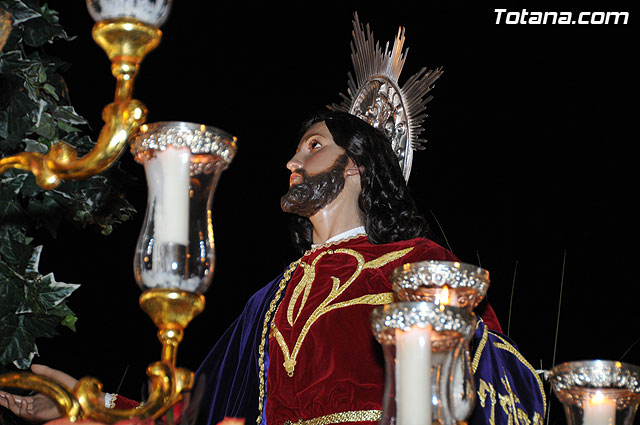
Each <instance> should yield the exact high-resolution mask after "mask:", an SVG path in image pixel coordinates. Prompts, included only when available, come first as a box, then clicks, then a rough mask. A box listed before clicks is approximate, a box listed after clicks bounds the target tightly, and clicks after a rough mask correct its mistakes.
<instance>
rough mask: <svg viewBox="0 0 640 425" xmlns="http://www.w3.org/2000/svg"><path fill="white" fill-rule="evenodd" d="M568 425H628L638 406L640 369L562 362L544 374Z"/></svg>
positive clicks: (610, 363)
mask: <svg viewBox="0 0 640 425" xmlns="http://www.w3.org/2000/svg"><path fill="white" fill-rule="evenodd" d="M547 377H548V378H549V380H550V381H551V385H552V387H553V391H554V393H555V395H556V396H557V397H558V399H559V400H560V401H561V402H562V404H563V407H564V411H565V415H566V417H567V424H568V425H631V424H632V423H633V419H634V417H635V414H636V411H637V409H638V404H639V403H640V367H637V366H633V365H630V364H626V363H621V362H616V361H608V360H589V361H575V362H568V363H562V364H559V365H557V366H556V367H554V368H553V369H551V371H549V372H548V373H547Z"/></svg>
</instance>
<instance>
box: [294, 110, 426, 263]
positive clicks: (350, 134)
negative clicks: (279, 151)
mask: <svg viewBox="0 0 640 425" xmlns="http://www.w3.org/2000/svg"><path fill="white" fill-rule="evenodd" d="M323 121H324V123H325V124H326V126H327V128H328V129H329V132H330V133H331V136H333V140H334V141H335V142H336V144H337V145H338V146H340V147H341V148H343V149H344V150H345V151H346V153H347V155H348V156H349V158H351V159H352V160H353V162H354V163H355V164H356V165H357V166H358V167H359V168H360V170H361V171H360V184H361V187H362V192H361V193H360V199H359V200H358V202H359V206H360V209H361V210H362V212H363V215H364V222H365V229H366V231H367V235H368V237H369V241H370V242H371V243H374V244H381V243H388V242H395V241H401V240H407V239H412V238H416V237H419V236H422V237H426V236H427V234H428V226H427V222H426V220H425V218H424V217H423V215H422V214H421V213H420V212H419V211H418V209H417V207H416V204H415V202H414V201H413V198H412V197H411V195H410V194H409V190H408V188H407V185H406V183H405V180H404V176H403V174H402V170H401V169H400V165H399V164H398V159H397V157H396V155H395V154H394V152H393V149H392V148H391V143H389V139H387V137H386V136H385V135H384V133H382V132H381V131H379V130H377V129H375V128H374V127H373V126H371V125H369V124H368V123H366V122H365V121H363V120H361V119H360V118H358V117H356V116H355V115H351V114H348V113H345V112H338V111H330V110H325V111H320V112H317V113H315V114H313V115H312V116H310V117H309V118H308V119H307V120H306V121H305V122H304V123H303V125H302V128H301V130H300V135H303V134H304V133H305V132H306V131H307V130H308V129H309V128H310V127H311V126H312V125H314V124H316V123H318V122H323ZM290 230H291V234H292V239H293V243H294V244H295V245H296V248H298V250H299V251H301V252H304V251H305V250H307V249H309V248H310V247H311V243H312V242H313V239H312V235H313V227H312V225H311V222H310V221H309V220H308V219H307V218H304V217H298V216H296V217H294V218H293V219H292V222H291V225H290Z"/></svg>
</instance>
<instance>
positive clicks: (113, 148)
mask: <svg viewBox="0 0 640 425" xmlns="http://www.w3.org/2000/svg"><path fill="white" fill-rule="evenodd" d="M161 37H162V32H161V31H160V30H159V29H158V28H157V27H154V26H153V25H149V24H145V23H142V22H140V21H138V20H136V19H133V18H118V19H111V20H106V21H101V22H98V23H96V24H95V25H94V27H93V38H94V40H95V41H96V43H97V44H98V45H100V46H101V47H102V48H103V49H104V51H105V52H106V53H107V55H108V56H109V59H110V60H111V72H112V74H113V76H114V77H115V78H116V93H115V100H114V102H113V103H110V104H109V105H107V106H106V107H105V108H104V109H103V111H102V119H103V120H104V122H105V125H104V126H103V128H102V130H101V131H100V135H99V136H98V140H97V142H96V145H95V146H94V147H93V149H92V150H91V151H90V152H89V153H87V154H86V155H84V156H83V157H81V158H78V154H77V152H76V150H75V149H74V148H73V147H71V146H70V145H69V144H67V143H65V142H57V143H55V144H54V145H53V146H51V148H50V149H49V151H48V152H47V153H46V154H42V153H38V152H21V153H19V154H16V155H13V156H9V157H6V158H2V159H0V174H1V173H3V172H5V171H6V170H8V169H10V168H18V169H21V170H26V171H30V172H32V173H33V174H34V175H35V177H36V181H37V183H38V185H39V186H41V187H42V188H44V189H53V188H55V187H57V186H58V185H59V184H60V182H61V180H81V179H85V178H87V177H91V176H93V175H96V174H98V173H101V172H102V171H104V170H106V169H107V168H109V167H110V166H111V165H112V164H113V163H114V162H115V161H116V160H117V159H118V158H119V157H120V155H121V154H122V152H123V151H124V147H125V146H126V145H127V141H128V139H129V136H131V135H132V134H133V133H135V132H136V131H137V130H138V128H139V127H140V125H142V124H143V123H144V122H145V120H146V116H147V109H146V107H145V106H144V105H143V104H142V102H140V101H138V100H135V99H132V98H131V96H132V93H133V81H134V79H135V76H136V73H137V72H138V69H139V67H140V62H141V61H142V59H143V58H144V57H145V56H146V54H147V53H149V52H150V51H151V50H153V49H154V48H155V47H157V46H158V44H159V43H160V39H161Z"/></svg>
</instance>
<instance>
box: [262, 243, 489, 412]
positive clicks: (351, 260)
mask: <svg viewBox="0 0 640 425" xmlns="http://www.w3.org/2000/svg"><path fill="white" fill-rule="evenodd" d="M423 260H441V261H442V260H444V261H457V259H456V257H455V256H454V255H453V254H452V253H451V252H449V251H447V250H446V249H444V248H442V247H441V246H439V245H437V244H435V243H434V242H432V241H430V240H428V239H423V238H419V239H413V240H409V241H401V242H394V243H389V244H382V245H374V244H371V243H369V241H368V240H367V238H366V236H361V237H357V238H354V239H349V240H346V241H341V242H337V243H334V244H330V245H328V246H323V247H319V248H317V249H312V250H310V251H307V253H306V254H305V255H304V256H303V257H302V258H301V260H300V261H301V262H300V264H299V265H298V267H297V268H296V269H295V271H294V272H293V275H292V276H291V279H290V281H289V283H288V285H287V288H286V292H285V294H284V296H283V297H282V301H281V302H280V304H279V306H278V309H277V311H276V314H275V318H274V320H273V323H272V326H271V332H270V334H269V367H268V375H267V403H266V407H265V409H266V418H267V423H268V424H274V425H275V424H278V425H280V424H284V423H287V421H291V422H293V423H295V422H297V421H298V420H300V419H303V420H309V419H314V418H320V417H324V416H327V415H333V414H336V413H342V412H358V413H348V414H346V415H347V417H352V418H353V419H354V420H353V422H347V423H377V419H376V417H377V415H379V412H376V411H380V410H381V409H382V399H383V390H384V381H385V379H384V363H383V361H382V358H381V357H382V351H381V348H380V344H379V343H378V342H377V341H376V340H375V338H374V336H373V333H372V332H371V328H370V325H369V317H370V314H371V311H372V310H373V309H374V308H375V307H376V306H377V305H381V304H386V303H389V302H392V301H393V293H392V289H391V282H390V280H389V276H390V274H391V271H392V270H393V269H394V268H396V267H399V266H401V265H402V264H405V263H411V262H416V261H423ZM488 308H489V309H490V307H488ZM492 313H493V312H492V311H490V312H489V314H488V315H489V316H492V317H488V319H489V321H490V322H494V323H496V324H497V320H495V315H492ZM357 419H359V420H357ZM367 419H369V420H367ZM321 422H322V421H321Z"/></svg>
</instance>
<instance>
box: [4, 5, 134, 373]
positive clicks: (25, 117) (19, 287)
mask: <svg viewBox="0 0 640 425" xmlns="http://www.w3.org/2000/svg"><path fill="white" fill-rule="evenodd" d="M0 8H4V9H5V10H7V11H9V13H11V15H12V18H13V29H12V32H11V34H10V36H9V38H8V40H7V42H6V45H5V46H4V48H3V50H2V52H0V155H1V156H2V157H5V156H9V155H12V154H15V153H18V152H21V151H30V152H43V153H44V152H46V151H47V150H48V149H49V147H51V145H52V144H53V143H55V142H56V141H58V140H64V141H66V142H67V143H69V144H71V145H72V146H74V147H75V148H76V149H77V150H78V152H79V153H80V154H83V153H85V152H87V151H89V150H90V149H91V147H92V146H93V142H92V140H91V139H90V137H88V136H86V135H83V134H82V130H81V129H82V128H83V127H84V126H86V124H87V122H86V120H85V119H84V118H83V117H81V116H80V115H78V114H77V113H76V111H75V110H74V108H73V106H71V104H70V102H69V96H68V93H67V87H66V84H65V82H64V80H63V78H62V76H61V73H62V72H64V70H65V69H66V68H67V67H68V64H66V63H65V62H63V61H61V60H60V59H57V58H53V57H50V56H48V55H47V54H46V52H45V49H44V47H46V46H45V45H46V44H47V43H52V42H53V41H55V40H59V41H63V42H64V41H69V40H71V39H72V38H71V37H69V36H68V35H67V34H66V32H65V31H64V29H63V28H62V27H61V26H60V24H59V22H58V16H57V13H56V12H55V11H53V10H51V9H49V8H48V6H47V5H46V4H45V5H41V4H40V1H39V0H22V1H21V0H0ZM121 175H122V171H120V170H119V169H118V168H117V166H116V167H114V168H112V169H111V170H109V171H108V172H107V173H105V174H103V175H100V176H94V177H92V178H89V179H86V180H82V181H77V182H65V183H63V184H61V185H60V186H59V187H58V188H56V189H55V190H50V191H45V190H43V189H41V188H40V187H39V186H37V185H36V183H35V179H34V177H33V175H31V174H29V173H26V172H23V171H18V170H10V171H8V172H6V173H4V174H3V175H0V365H8V364H10V363H13V364H15V365H16V366H17V367H19V368H26V367H28V366H29V365H30V364H31V360H32V359H33V356H34V355H35V354H37V346H36V340H37V339H38V338H42V337H51V336H54V335H56V330H55V329H56V327H57V326H58V325H63V326H66V327H68V328H70V329H74V330H75V328H74V324H75V322H76V320H77V318H76V316H75V315H74V313H73V312H72V311H71V310H70V309H69V307H68V306H67V304H66V302H65V300H66V299H67V297H69V295H70V294H71V293H72V292H73V291H74V290H75V289H76V288H77V287H78V286H79V285H74V284H66V283H61V282H56V280H55V279H54V277H53V274H47V275H42V274H41V273H40V272H39V271H38V262H39V258H40V253H41V251H42V247H41V246H38V245H37V244H36V243H35V241H34V240H33V237H30V236H29V234H33V233H34V232H35V231H36V230H38V229H46V230H47V231H48V232H49V233H50V234H51V235H52V236H53V237H57V234H58V230H59V229H60V224H61V223H62V221H68V222H71V223H75V224H77V225H78V226H80V227H87V226H91V227H93V228H96V229H98V230H99V231H100V232H101V233H102V234H104V235H108V234H109V233H111V231H112V229H113V226H114V225H116V224H118V223H120V222H122V221H125V220H128V219H129V218H130V217H131V215H132V214H133V213H134V212H135V211H134V209H133V207H132V206H131V205H130V204H129V203H128V202H127V201H126V200H125V199H124V196H123V191H122V189H121V188H120V187H119V186H118V185H117V184H116V183H114V181H116V180H117V177H118V176H121Z"/></svg>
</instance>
